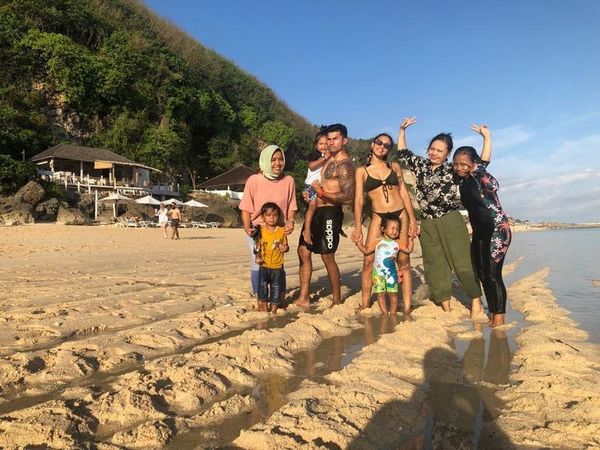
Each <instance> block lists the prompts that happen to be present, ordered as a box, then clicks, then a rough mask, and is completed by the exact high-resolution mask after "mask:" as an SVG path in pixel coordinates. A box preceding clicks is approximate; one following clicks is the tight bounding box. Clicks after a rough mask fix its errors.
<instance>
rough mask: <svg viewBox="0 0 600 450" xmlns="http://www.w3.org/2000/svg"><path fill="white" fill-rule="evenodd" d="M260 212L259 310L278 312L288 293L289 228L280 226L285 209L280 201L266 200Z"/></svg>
mask: <svg viewBox="0 0 600 450" xmlns="http://www.w3.org/2000/svg"><path fill="white" fill-rule="evenodd" d="M260 216H261V218H262V220H263V222H264V224H263V225H262V226H261V227H260V235H259V237H258V253H257V255H256V263H257V264H259V266H260V267H259V269H258V292H257V297H258V310H259V311H270V312H271V313H272V314H276V313H277V309H278V308H279V307H281V306H282V305H283V299H284V295H285V270H284V268H283V257H284V253H286V252H287V251H288V250H289V247H288V242H287V237H286V235H285V229H284V228H283V227H281V226H279V223H281V216H282V212H281V209H279V206H277V204H276V203H273V202H268V203H265V204H264V205H263V206H262V208H261V210H260Z"/></svg>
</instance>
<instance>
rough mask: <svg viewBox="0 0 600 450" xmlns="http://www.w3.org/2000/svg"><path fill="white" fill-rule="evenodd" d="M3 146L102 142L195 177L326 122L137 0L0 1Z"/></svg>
mask: <svg viewBox="0 0 600 450" xmlns="http://www.w3.org/2000/svg"><path fill="white" fill-rule="evenodd" d="M0 61H2V70H1V71H0V154H5V155H10V156H12V157H13V158H16V159H20V157H21V154H22V151H23V150H24V151H25V153H26V155H27V156H28V157H31V156H33V155H35V154H37V153H39V152H40V151H42V150H45V149H46V148H48V147H50V146H52V145H54V144H57V143H60V142H71V143H77V144H80V145H91V146H99V147H104V148H108V149H111V150H113V151H114V152H115V153H119V154H122V155H123V156H125V157H127V158H130V159H133V160H135V161H138V162H141V163H143V164H147V165H150V166H153V167H157V168H159V169H161V170H162V171H163V172H164V174H165V175H166V176H167V177H168V178H170V179H172V180H177V181H179V182H182V183H189V184H192V185H193V184H194V183H195V182H198V181H201V180H204V179H205V178H207V177H211V176H213V175H215V174H218V173H221V172H223V171H225V170H227V169H229V168H231V167H233V166H235V165H237V164H239V163H243V164H246V165H249V166H253V167H256V163H257V159H258V158H257V156H258V152H259V149H260V148H261V147H262V146H263V145H264V143H273V142H275V143H278V144H279V145H281V146H282V147H284V148H285V150H286V155H287V157H288V160H289V162H290V167H292V165H293V162H294V160H296V159H299V158H303V157H304V154H305V153H306V152H307V151H308V150H309V149H310V148H311V145H312V136H313V133H314V132H315V128H314V127H313V126H312V125H311V124H309V123H308V122H307V121H306V120H305V119H304V118H302V117H301V116H299V115H298V114H296V113H295V112H293V111H292V110H290V108H289V107H288V106H287V105H285V103H284V102H283V101H281V100H280V99H279V98H277V96H276V95H275V94H274V93H273V91H272V90H271V89H269V88H268V87H267V86H265V85H264V84H263V83H261V82H260V81H258V80H257V79H256V78H254V77H253V76H251V75H249V74H248V73H246V72H244V71H243V70H241V69H239V68H238V67H236V65H235V64H234V63H232V62H231V61H228V60H226V59H224V58H222V57H221V56H219V55H218V54H216V53H215V52H213V51H211V50H209V49H207V48H205V47H203V46H202V45H201V44H199V43H198V42H196V41H194V40H193V39H192V38H191V37H189V36H188V35H186V34H185V33H184V32H182V31H181V30H179V29H178V28H177V27H175V26H173V25H172V24H170V23H168V22H167V21H165V20H163V19H161V18H159V17H158V16H156V15H155V14H153V13H152V12H151V11H149V10H148V9H147V8H146V7H145V6H144V5H143V4H141V3H140V2H137V1H134V0H12V1H11V0H8V1H7V0H2V1H1V2H0Z"/></svg>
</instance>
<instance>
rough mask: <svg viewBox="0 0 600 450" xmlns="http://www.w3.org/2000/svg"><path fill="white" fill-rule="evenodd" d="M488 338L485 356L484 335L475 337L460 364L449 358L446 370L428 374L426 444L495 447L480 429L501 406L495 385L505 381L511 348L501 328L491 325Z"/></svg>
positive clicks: (454, 446) (493, 417)
mask: <svg viewBox="0 0 600 450" xmlns="http://www.w3.org/2000/svg"><path fill="white" fill-rule="evenodd" d="M488 342H489V345H488V349H487V350H488V351H487V358H486V339H485V338H484V337H481V338H475V339H473V340H471V342H470V344H469V347H468V349H467V351H466V352H465V354H464V357H463V360H462V364H459V362H458V360H456V361H448V365H447V367H446V368H445V370H442V371H439V372H432V373H431V374H430V375H431V376H430V377H429V402H430V408H431V413H430V417H429V418H428V420H429V423H428V430H427V435H428V436H427V439H426V447H432V448H482V449H489V448H495V447H494V446H493V444H491V443H489V442H486V441H487V436H482V435H481V434H480V431H481V429H482V425H483V424H484V423H487V422H490V421H492V420H494V419H495V418H496V417H497V416H498V414H499V411H500V409H501V408H502V402H501V401H500V400H499V399H498V398H497V397H496V391H497V387H496V386H497V385H500V384H506V383H508V376H509V372H510V364H511V351H510V347H509V344H508V338H507V337H506V334H505V332H504V331H502V330H496V329H492V330H491V332H490V334H489V338H488ZM490 437H491V436H490ZM496 438H497V437H496ZM496 442H497V440H496Z"/></svg>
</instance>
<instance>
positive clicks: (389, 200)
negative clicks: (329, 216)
mask: <svg viewBox="0 0 600 450" xmlns="http://www.w3.org/2000/svg"><path fill="white" fill-rule="evenodd" d="M393 144H394V141H393V139H392V138H391V136H390V135H388V134H385V133H382V134H379V135H378V136H377V137H375V139H373V142H372V143H371V153H369V158H368V160H367V164H365V165H364V166H361V167H358V168H357V169H356V191H355V192H356V193H355V197H354V231H353V232H352V240H353V241H354V242H357V241H359V240H360V241H361V242H362V241H363V231H362V216H363V208H364V196H365V193H366V194H367V195H368V196H369V199H370V200H371V206H372V209H373V214H372V216H371V221H370V223H369V226H368V231H367V238H366V239H365V240H364V243H365V245H367V244H368V243H369V242H371V241H372V240H373V239H376V238H378V237H379V236H380V235H381V226H380V225H381V219H382V218H383V216H384V215H385V214H394V215H397V216H398V217H400V220H401V223H402V229H401V239H403V241H404V242H405V244H407V243H408V236H409V233H410V235H411V236H416V229H417V225H416V220H415V215H414V211H413V208H412V203H411V201H410V197H409V196H408V191H407V189H406V185H405V184H404V180H403V179H402V169H401V168H400V165H399V164H398V163H397V162H392V163H390V162H389V161H388V156H389V154H390V152H391V149H392V147H393ZM405 210H406V211H405ZM398 263H399V264H398V265H399V267H400V271H401V272H402V276H403V279H404V282H403V284H402V298H403V300H404V308H403V311H404V313H405V314H406V315H408V314H409V313H410V298H411V295H412V280H411V274H410V258H409V256H408V255H405V254H402V255H400V257H399V260H398ZM372 268H373V255H370V256H365V258H364V263H363V271H362V306H361V308H360V309H364V308H368V307H369V306H370V298H371V270H372Z"/></svg>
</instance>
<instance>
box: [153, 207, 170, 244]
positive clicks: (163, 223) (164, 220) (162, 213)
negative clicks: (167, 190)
mask: <svg viewBox="0 0 600 450" xmlns="http://www.w3.org/2000/svg"><path fill="white" fill-rule="evenodd" d="M156 215H157V216H158V226H159V227H160V228H162V231H163V235H164V237H165V239H167V238H168V237H169V235H168V234H167V225H168V224H169V210H168V209H167V208H166V207H165V204H164V203H161V204H160V208H159V210H158V212H157V213H156Z"/></svg>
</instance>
